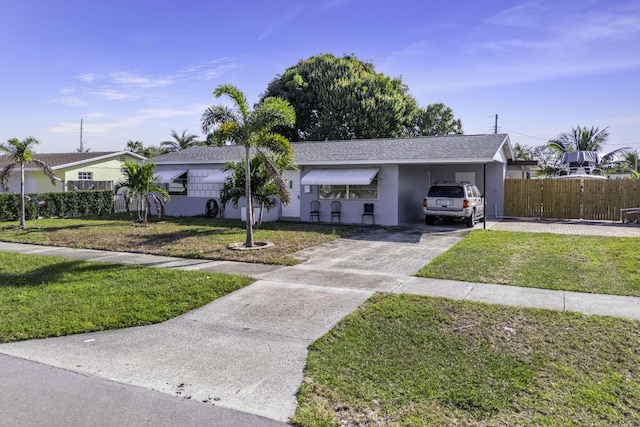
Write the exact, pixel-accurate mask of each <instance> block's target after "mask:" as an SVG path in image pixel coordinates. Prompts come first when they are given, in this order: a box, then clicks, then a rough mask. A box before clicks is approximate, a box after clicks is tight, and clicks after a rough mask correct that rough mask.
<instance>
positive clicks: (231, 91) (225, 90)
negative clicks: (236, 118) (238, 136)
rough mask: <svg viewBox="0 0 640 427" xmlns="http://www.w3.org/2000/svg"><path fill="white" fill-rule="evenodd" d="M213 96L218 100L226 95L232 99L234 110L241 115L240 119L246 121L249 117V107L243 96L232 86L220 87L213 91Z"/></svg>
mask: <svg viewBox="0 0 640 427" xmlns="http://www.w3.org/2000/svg"><path fill="white" fill-rule="evenodd" d="M213 95H214V96H215V97H216V98H220V97H221V96H223V95H227V96H228V97H229V98H231V99H233V100H234V101H235V103H236V108H237V109H238V110H239V111H240V114H242V118H243V119H246V118H247V117H248V116H249V106H248V104H247V98H245V96H244V94H243V93H242V92H241V91H240V90H239V89H238V88H237V87H235V86H233V85H229V84H227V85H220V86H218V87H217V88H215V89H214V91H213Z"/></svg>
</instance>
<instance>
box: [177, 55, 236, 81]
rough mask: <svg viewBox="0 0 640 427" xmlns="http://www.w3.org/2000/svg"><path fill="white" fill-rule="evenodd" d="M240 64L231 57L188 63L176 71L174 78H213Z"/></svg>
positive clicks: (204, 79) (206, 79) (205, 79)
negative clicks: (182, 68)
mask: <svg viewBox="0 0 640 427" xmlns="http://www.w3.org/2000/svg"><path fill="white" fill-rule="evenodd" d="M240 66H241V64H240V63H239V62H237V61H235V60H234V59H233V58H219V59H215V60H213V61H208V62H204V63H201V64H193V65H189V66H187V67H186V68H185V69H184V70H182V71H179V72H178V73H176V79H180V80H181V79H187V80H203V81H208V80H213V79H216V78H218V77H220V76H222V75H224V74H226V73H228V72H230V71H233V70H235V69H237V68H239V67H240Z"/></svg>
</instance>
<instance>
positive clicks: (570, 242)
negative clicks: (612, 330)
mask: <svg viewBox="0 0 640 427" xmlns="http://www.w3.org/2000/svg"><path fill="white" fill-rule="evenodd" d="M638 265H640V239H637V238H631V237H594V236H570V235H559V234H550V233H518V232H508V231H480V230H479V231H474V232H472V233H470V234H468V235H467V236H466V237H465V238H464V239H462V241H460V242H459V243H458V244H457V245H455V246H454V247H453V248H452V249H450V250H449V251H447V252H446V253H444V254H442V255H441V256H439V257H438V258H436V259H435V260H433V261H432V262H431V263H430V264H428V265H426V266H425V267H424V268H422V269H421V270H420V271H419V272H418V276H421V277H431V278H437V279H452V280H463V281H468V282H478V283H495V284H502V285H511V286H524V287H531V288H544V289H557V290H566V291H576V292H589V293H598V294H612V295H633V296H640V275H639V274H638Z"/></svg>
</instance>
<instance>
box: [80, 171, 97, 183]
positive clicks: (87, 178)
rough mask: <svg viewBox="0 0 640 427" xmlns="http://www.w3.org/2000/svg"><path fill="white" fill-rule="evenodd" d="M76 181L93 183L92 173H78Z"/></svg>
mask: <svg viewBox="0 0 640 427" xmlns="http://www.w3.org/2000/svg"><path fill="white" fill-rule="evenodd" d="M78 181H93V172H78Z"/></svg>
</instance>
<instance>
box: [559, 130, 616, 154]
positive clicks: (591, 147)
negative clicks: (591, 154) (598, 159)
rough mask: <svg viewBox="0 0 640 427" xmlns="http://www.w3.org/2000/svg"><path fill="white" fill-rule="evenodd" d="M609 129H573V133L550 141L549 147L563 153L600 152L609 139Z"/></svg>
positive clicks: (564, 134)
mask: <svg viewBox="0 0 640 427" xmlns="http://www.w3.org/2000/svg"><path fill="white" fill-rule="evenodd" d="M607 129H609V128H608V127H607V128H604V129H602V130H600V128H599V127H593V126H592V127H591V129H587V128H586V127H581V126H580V125H578V127H576V128H573V129H571V132H568V133H563V134H562V135H560V136H559V137H558V138H556V139H552V140H550V141H549V144H548V145H549V147H551V148H553V149H554V150H557V151H560V152H561V153H567V152H569V151H600V150H602V147H603V146H604V144H605V143H606V142H607V139H608V138H609V131H608V130H607Z"/></svg>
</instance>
